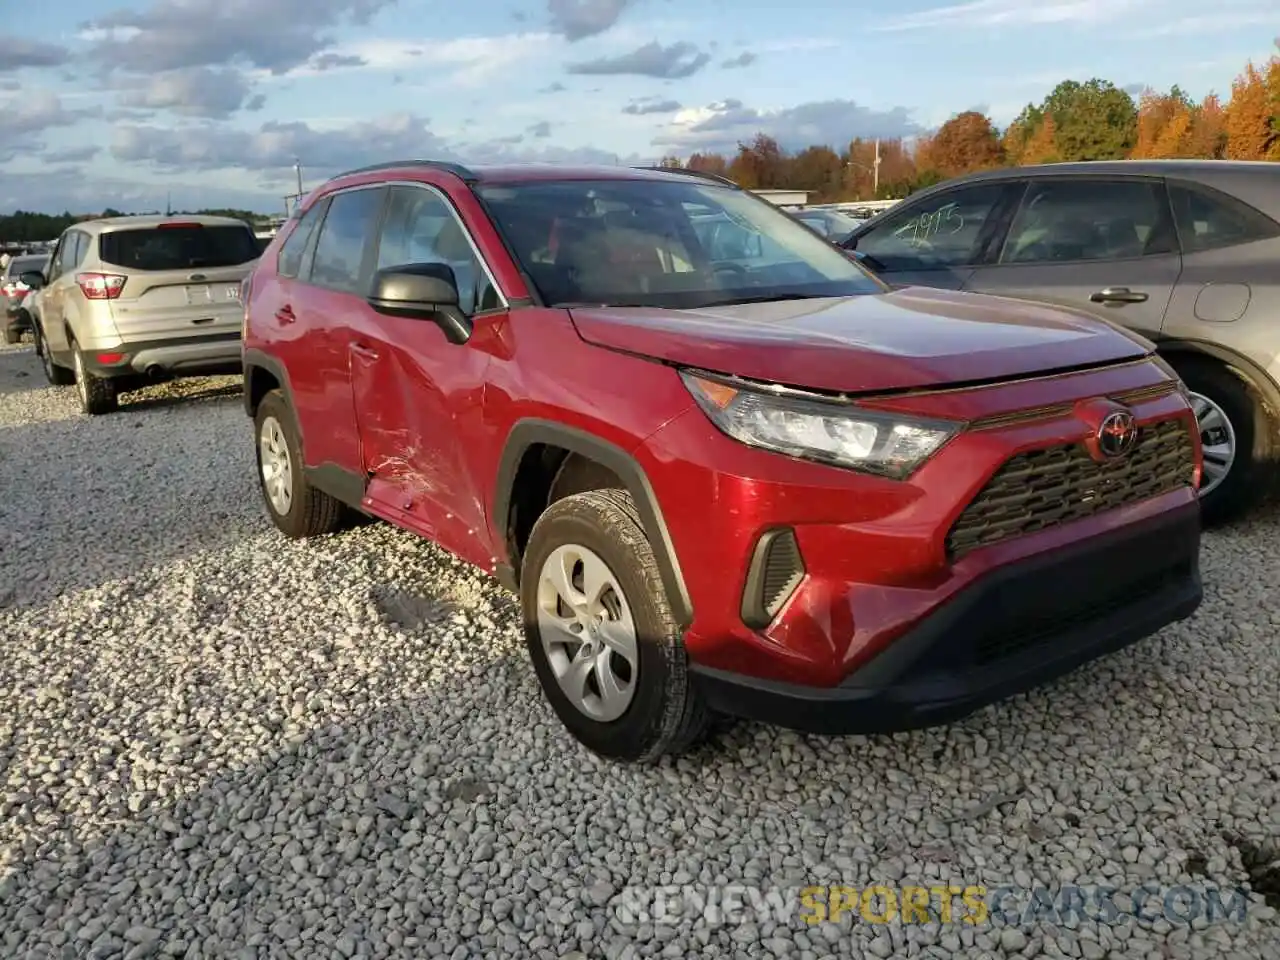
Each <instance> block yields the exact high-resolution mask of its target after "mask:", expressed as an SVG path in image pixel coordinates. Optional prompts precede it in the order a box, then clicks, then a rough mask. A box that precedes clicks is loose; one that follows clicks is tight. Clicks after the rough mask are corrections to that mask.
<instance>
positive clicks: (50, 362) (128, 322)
mask: <svg viewBox="0 0 1280 960" xmlns="http://www.w3.org/2000/svg"><path fill="white" fill-rule="evenodd" d="M258 255H259V245H258V241H257V239H256V238H255V237H254V235H253V230H252V228H250V226H249V225H248V224H247V223H245V222H244V221H242V220H234V219H230V218H227V217H207V216H184V217H154V216H151V217H112V218H108V219H102V220H86V221H84V222H82V223H77V224H76V225H75V226H73V227H70V228H68V229H67V231H66V232H65V233H63V234H62V236H61V237H60V238H59V239H58V244H57V246H56V247H55V248H54V251H53V255H52V257H51V258H50V261H49V266H48V267H47V268H46V270H45V271H44V273H43V274H34V275H33V274H27V275H25V278H26V280H27V281H28V282H29V284H30V285H31V286H33V287H35V288H37V289H40V290H41V291H42V292H41V297H40V301H41V303H40V317H39V322H38V323H37V324H36V325H35V331H34V333H35V338H36V351H37V353H38V354H39V355H40V357H41V360H42V362H43V364H44V369H45V375H46V376H47V377H48V379H49V382H50V383H53V384H59V385H69V384H73V383H74V384H75V385H76V388H77V391H78V393H79V396H80V404H81V406H82V407H83V409H84V412H85V413H88V414H100V413H109V412H110V411H112V410H114V409H115V408H116V405H117V400H118V397H119V395H120V394H121V393H123V392H125V391H127V390H132V389H137V388H139V387H141V386H145V385H146V384H148V383H152V382H156V381H158V380H165V379H170V378H173V377H181V376H203V375H207V374H215V373H237V372H239V370H240V329H241V321H242V319H243V312H242V309H241V305H240V284H241V282H242V281H243V280H244V279H245V278H246V277H248V275H249V274H250V273H251V272H252V271H253V268H254V266H255V264H256V262H257V259H258Z"/></svg>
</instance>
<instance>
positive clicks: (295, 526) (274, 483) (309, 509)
mask: <svg viewBox="0 0 1280 960" xmlns="http://www.w3.org/2000/svg"><path fill="white" fill-rule="evenodd" d="M254 431H255V433H256V437H257V442H256V443H255V444H254V447H255V449H256V451H257V458H258V482H259V484H260V485H261V487H262V499H263V500H264V501H266V504H267V512H268V513H270V514H271V520H272V522H273V523H274V524H275V525H276V526H277V527H278V528H279V529H280V531H281V532H283V533H284V534H286V535H287V536H290V537H294V538H295V539H300V538H303V537H318V536H322V535H324V534H326V533H333V532H335V531H336V530H338V529H339V528H340V527H341V526H342V522H343V519H344V517H345V514H346V509H345V507H344V506H343V505H342V503H341V502H340V501H338V500H336V499H334V498H333V497H331V496H329V494H327V493H325V492H324V491H323V490H317V489H316V488H315V487H313V486H312V485H311V484H310V483H308V482H307V477H306V472H305V471H304V470H303V467H302V444H301V443H300V442H299V440H298V428H297V427H296V426H295V425H294V420H293V411H292V410H290V409H289V404H288V403H287V402H286V401H285V399H284V394H283V393H281V392H280V391H279V390H272V391H271V392H270V393H268V394H267V395H266V396H265V397H263V398H262V402H261V403H260V404H258V413H257V415H256V416H255V417H254Z"/></svg>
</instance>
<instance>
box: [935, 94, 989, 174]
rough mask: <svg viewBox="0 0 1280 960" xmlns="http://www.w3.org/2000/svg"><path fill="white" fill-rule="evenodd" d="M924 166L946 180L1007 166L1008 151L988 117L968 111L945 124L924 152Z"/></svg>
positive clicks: (974, 111)
mask: <svg viewBox="0 0 1280 960" xmlns="http://www.w3.org/2000/svg"><path fill="white" fill-rule="evenodd" d="M922 159H923V163H922V165H923V166H925V167H927V168H929V169H933V170H937V171H938V172H939V173H941V174H942V175H943V176H946V177H954V176H958V175H960V174H962V173H969V172H970V171H973V170H987V169H990V168H992V167H998V166H1000V165H1001V164H1003V163H1004V149H1003V148H1002V147H1001V146H1000V138H999V137H998V136H997V135H996V130H995V127H993V126H992V125H991V120H990V119H989V118H988V117H987V116H986V114H983V113H979V112H978V111H976V110H966V111H965V112H964V113H961V114H957V115H956V116H954V117H952V118H951V119H950V120H948V121H947V122H946V123H944V124H943V125H942V126H941V127H940V128H939V129H938V132H937V133H935V134H934V135H933V137H932V138H931V139H930V140H929V143H928V145H927V146H926V147H925V148H923V155H922Z"/></svg>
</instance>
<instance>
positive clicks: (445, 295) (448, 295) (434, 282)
mask: <svg viewBox="0 0 1280 960" xmlns="http://www.w3.org/2000/svg"><path fill="white" fill-rule="evenodd" d="M368 299H369V306H371V307H373V309H374V310H377V311H378V313H382V314H385V315H387V316H389V317H406V318H408V319H410V320H430V321H431V322H432V323H434V324H436V325H437V326H438V327H439V328H440V329H441V330H442V331H444V335H445V338H446V339H447V340H448V341H449V342H450V343H466V342H467V341H468V340H469V339H471V321H469V320H468V319H467V317H466V315H465V314H464V313H463V312H462V310H461V308H460V307H459V305H458V304H459V300H460V298H459V296H458V281H457V280H456V279H455V278H454V275H453V268H452V267H450V266H447V265H446V264H443V263H407V264H403V265H401V266H395V267H387V268H386V269H385V270H379V271H378V272H377V273H376V274H374V277H373V290H372V292H371V293H370V294H369V298H368Z"/></svg>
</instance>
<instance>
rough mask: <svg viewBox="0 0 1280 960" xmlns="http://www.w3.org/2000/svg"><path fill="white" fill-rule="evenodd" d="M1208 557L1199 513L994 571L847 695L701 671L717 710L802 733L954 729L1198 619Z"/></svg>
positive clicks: (847, 684) (875, 664) (904, 640)
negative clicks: (984, 710) (983, 710)
mask: <svg viewBox="0 0 1280 960" xmlns="http://www.w3.org/2000/svg"><path fill="white" fill-rule="evenodd" d="M1199 552H1200V510H1199V504H1198V503H1196V502H1192V503H1189V504H1186V505H1184V506H1182V507H1179V508H1177V509H1174V510H1169V511H1164V512H1161V513H1159V514H1157V515H1155V516H1152V517H1149V518H1147V519H1145V520H1143V521H1139V522H1135V523H1133V524H1129V525H1126V526H1123V527H1120V528H1118V529H1115V530H1112V531H1110V532H1107V533H1103V534H1101V535H1098V536H1094V537H1090V538H1089V539H1087V540H1083V541H1080V542H1077V543H1075V544H1072V545H1070V546H1065V547H1062V548H1060V549H1057V550H1052V551H1047V552H1044V553H1040V554H1035V555H1033V556H1030V557H1028V558H1026V559H1024V560H1021V561H1018V562H1016V563H1012V564H1008V565H1005V566H1001V567H997V568H995V569H993V570H991V571H989V572H988V573H986V574H985V575H983V576H980V577H978V578H976V579H975V580H974V581H973V582H972V583H971V584H969V585H968V586H967V587H965V588H964V589H963V590H961V591H960V592H958V593H957V594H956V595H955V596H954V597H952V599H951V600H950V601H949V602H947V603H946V604H945V605H943V606H941V607H939V608H938V609H936V610H935V611H934V612H933V613H931V614H930V615H929V616H927V617H926V618H924V619H923V620H922V621H920V622H919V623H917V624H916V625H915V626H914V627H913V628H912V629H910V630H909V631H908V632H907V633H905V634H903V635H902V636H899V637H898V638H897V639H895V640H894V641H893V642H892V643H890V644H889V645H888V646H887V647H885V648H884V649H883V650H882V651H880V652H879V653H878V654H877V655H876V656H874V657H873V658H872V659H871V660H869V661H868V662H867V663H865V664H864V665H863V666H861V667H860V668H858V669H857V670H855V671H854V672H853V673H852V674H850V675H849V676H848V677H847V678H846V679H845V680H844V681H843V682H842V683H841V684H839V685H838V686H834V687H815V686H804V685H799V684H793V683H780V682H775V681H770V680H763V679H760V678H757V677H748V676H744V675H741V674H735V673H731V672H729V671H725V670H719V669H713V668H708V667H705V666H699V665H697V664H693V665H691V669H692V671H693V673H694V676H695V682H696V683H697V684H698V686H699V687H700V688H701V690H702V692H703V694H704V695H705V697H706V698H707V700H708V703H709V705H710V706H711V707H712V708H713V709H715V710H718V711H720V712H722V713H726V714H730V715H733V716H738V717H744V718H748V719H753V720H759V721H763V722H766V723H770V724H774V725H777V726H783V727H790V728H792V729H796V730H803V731H808V732H813V733H826V734H843V733H881V732H889V731H894V730H907V729H913V728H919V727H927V726H934V725H937V724H943V723H950V722H952V721H955V720H958V719H960V718H962V717H964V716H967V715H968V714H970V713H972V712H974V711H975V710H977V709H979V708H980V707H982V706H985V705H986V704H989V703H992V702H994V701H997V700H1000V699H1003V698H1005V697H1007V696H1010V695H1012V694H1015V693H1018V692H1021V691H1024V690H1027V689H1029V688H1031V687H1034V686H1037V685H1039V684H1041V683H1044V682H1046V681H1048V680H1051V679H1053V678H1055V677H1058V676H1061V675H1062V674H1065V673H1067V672H1069V671H1071V670H1074V669H1075V668H1076V667H1078V666H1080V665H1081V664H1083V663H1086V662H1088V661H1090V660H1093V659H1095V658H1097V657H1099V656H1102V655H1103V654H1106V653H1110V652H1113V651H1115V650H1119V649H1121V648H1123V647H1125V646H1127V645H1129V644H1131V643H1134V642H1136V641H1138V640H1141V639H1142V638H1144V637H1147V636H1149V635H1150V634H1152V633H1154V632H1156V631H1157V630H1159V629H1160V628H1161V627H1163V626H1165V625H1167V624H1169V623H1172V622H1175V621H1177V620H1182V619H1185V618H1186V617H1188V616H1190V615H1191V614H1192V613H1193V612H1194V611H1195V610H1196V608H1197V607H1198V606H1199V604H1200V599H1201V594H1202V589H1201V583H1200V565H1199Z"/></svg>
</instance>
